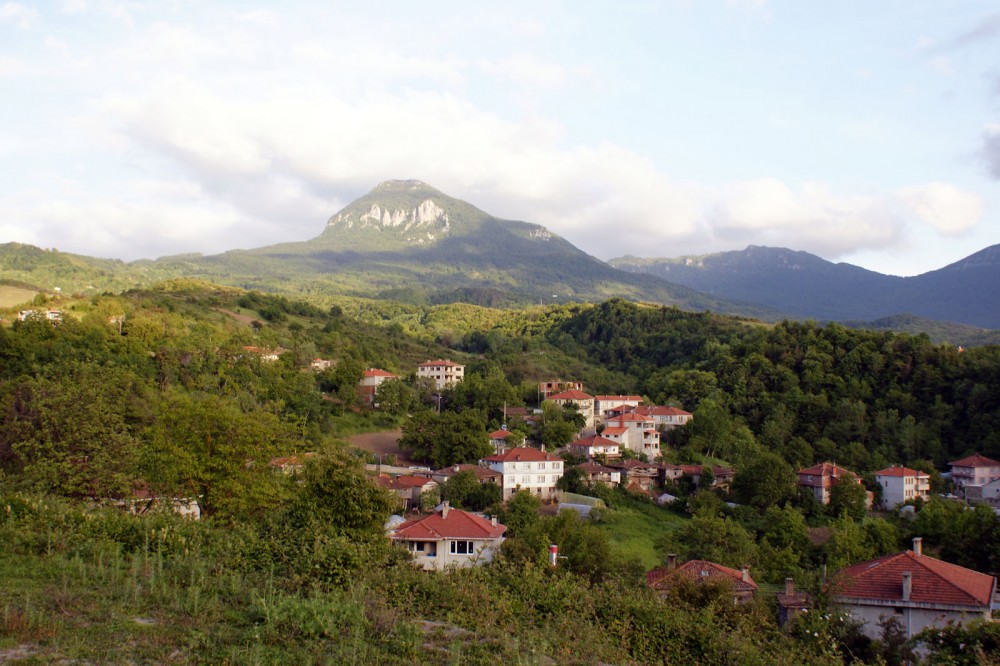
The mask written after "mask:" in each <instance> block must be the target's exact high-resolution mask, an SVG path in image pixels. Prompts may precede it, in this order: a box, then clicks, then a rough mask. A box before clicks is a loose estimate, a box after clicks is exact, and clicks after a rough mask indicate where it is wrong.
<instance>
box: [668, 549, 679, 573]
mask: <svg viewBox="0 0 1000 666" xmlns="http://www.w3.org/2000/svg"><path fill="white" fill-rule="evenodd" d="M676 568H677V553H667V571H673V570H674V569H676Z"/></svg>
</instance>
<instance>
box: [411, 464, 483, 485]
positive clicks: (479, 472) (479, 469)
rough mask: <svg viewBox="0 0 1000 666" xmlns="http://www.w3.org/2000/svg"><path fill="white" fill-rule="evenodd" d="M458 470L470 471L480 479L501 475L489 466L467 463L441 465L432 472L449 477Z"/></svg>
mask: <svg viewBox="0 0 1000 666" xmlns="http://www.w3.org/2000/svg"><path fill="white" fill-rule="evenodd" d="M459 472H472V473H473V474H475V475H476V478H477V479H479V480H480V481H482V480H484V479H493V480H496V479H499V478H500V476H501V475H500V473H499V472H494V471H493V470H491V469H490V468H489V467H483V466H482V465H468V464H462V465H452V466H451V467H442V468H441V469H436V470H434V472H432V473H433V474H435V475H438V476H447V477H449V478H451V477H453V476H455V475H456V474H458V473H459ZM425 473H426V472H425Z"/></svg>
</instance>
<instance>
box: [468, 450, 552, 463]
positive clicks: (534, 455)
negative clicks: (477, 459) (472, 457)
mask: <svg viewBox="0 0 1000 666" xmlns="http://www.w3.org/2000/svg"><path fill="white" fill-rule="evenodd" d="M484 460H489V461H490V462H541V461H543V460H562V458H560V457H559V456H556V455H553V454H551V453H546V452H545V451H541V450H539V449H532V448H530V447H527V446H518V447H515V448H513V449H511V450H510V451H508V452H507V453H501V454H499V455H495V456H490V457H489V458H484Z"/></svg>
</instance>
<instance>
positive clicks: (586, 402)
mask: <svg viewBox="0 0 1000 666" xmlns="http://www.w3.org/2000/svg"><path fill="white" fill-rule="evenodd" d="M545 400H546V402H553V403H555V404H557V405H559V406H560V407H566V406H567V405H570V404H573V405H576V408H577V410H579V412H580V415H581V416H583V419H584V426H583V427H585V428H593V427H594V396H592V395H588V394H586V393H584V392H583V391H577V390H575V389H573V390H569V391H562V392H560V393H555V394H553V395H550V396H549V397H547V398H546V399H545Z"/></svg>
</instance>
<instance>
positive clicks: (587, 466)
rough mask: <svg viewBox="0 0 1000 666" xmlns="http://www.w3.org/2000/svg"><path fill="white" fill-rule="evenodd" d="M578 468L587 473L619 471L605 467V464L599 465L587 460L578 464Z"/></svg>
mask: <svg viewBox="0 0 1000 666" xmlns="http://www.w3.org/2000/svg"><path fill="white" fill-rule="evenodd" d="M576 469H578V470H580V471H582V472H584V473H585V474H611V473H612V472H617V470H614V469H611V468H610V467H605V466H604V465H598V464H597V463H595V462H585V463H583V464H582V465H577V466H576Z"/></svg>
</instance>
